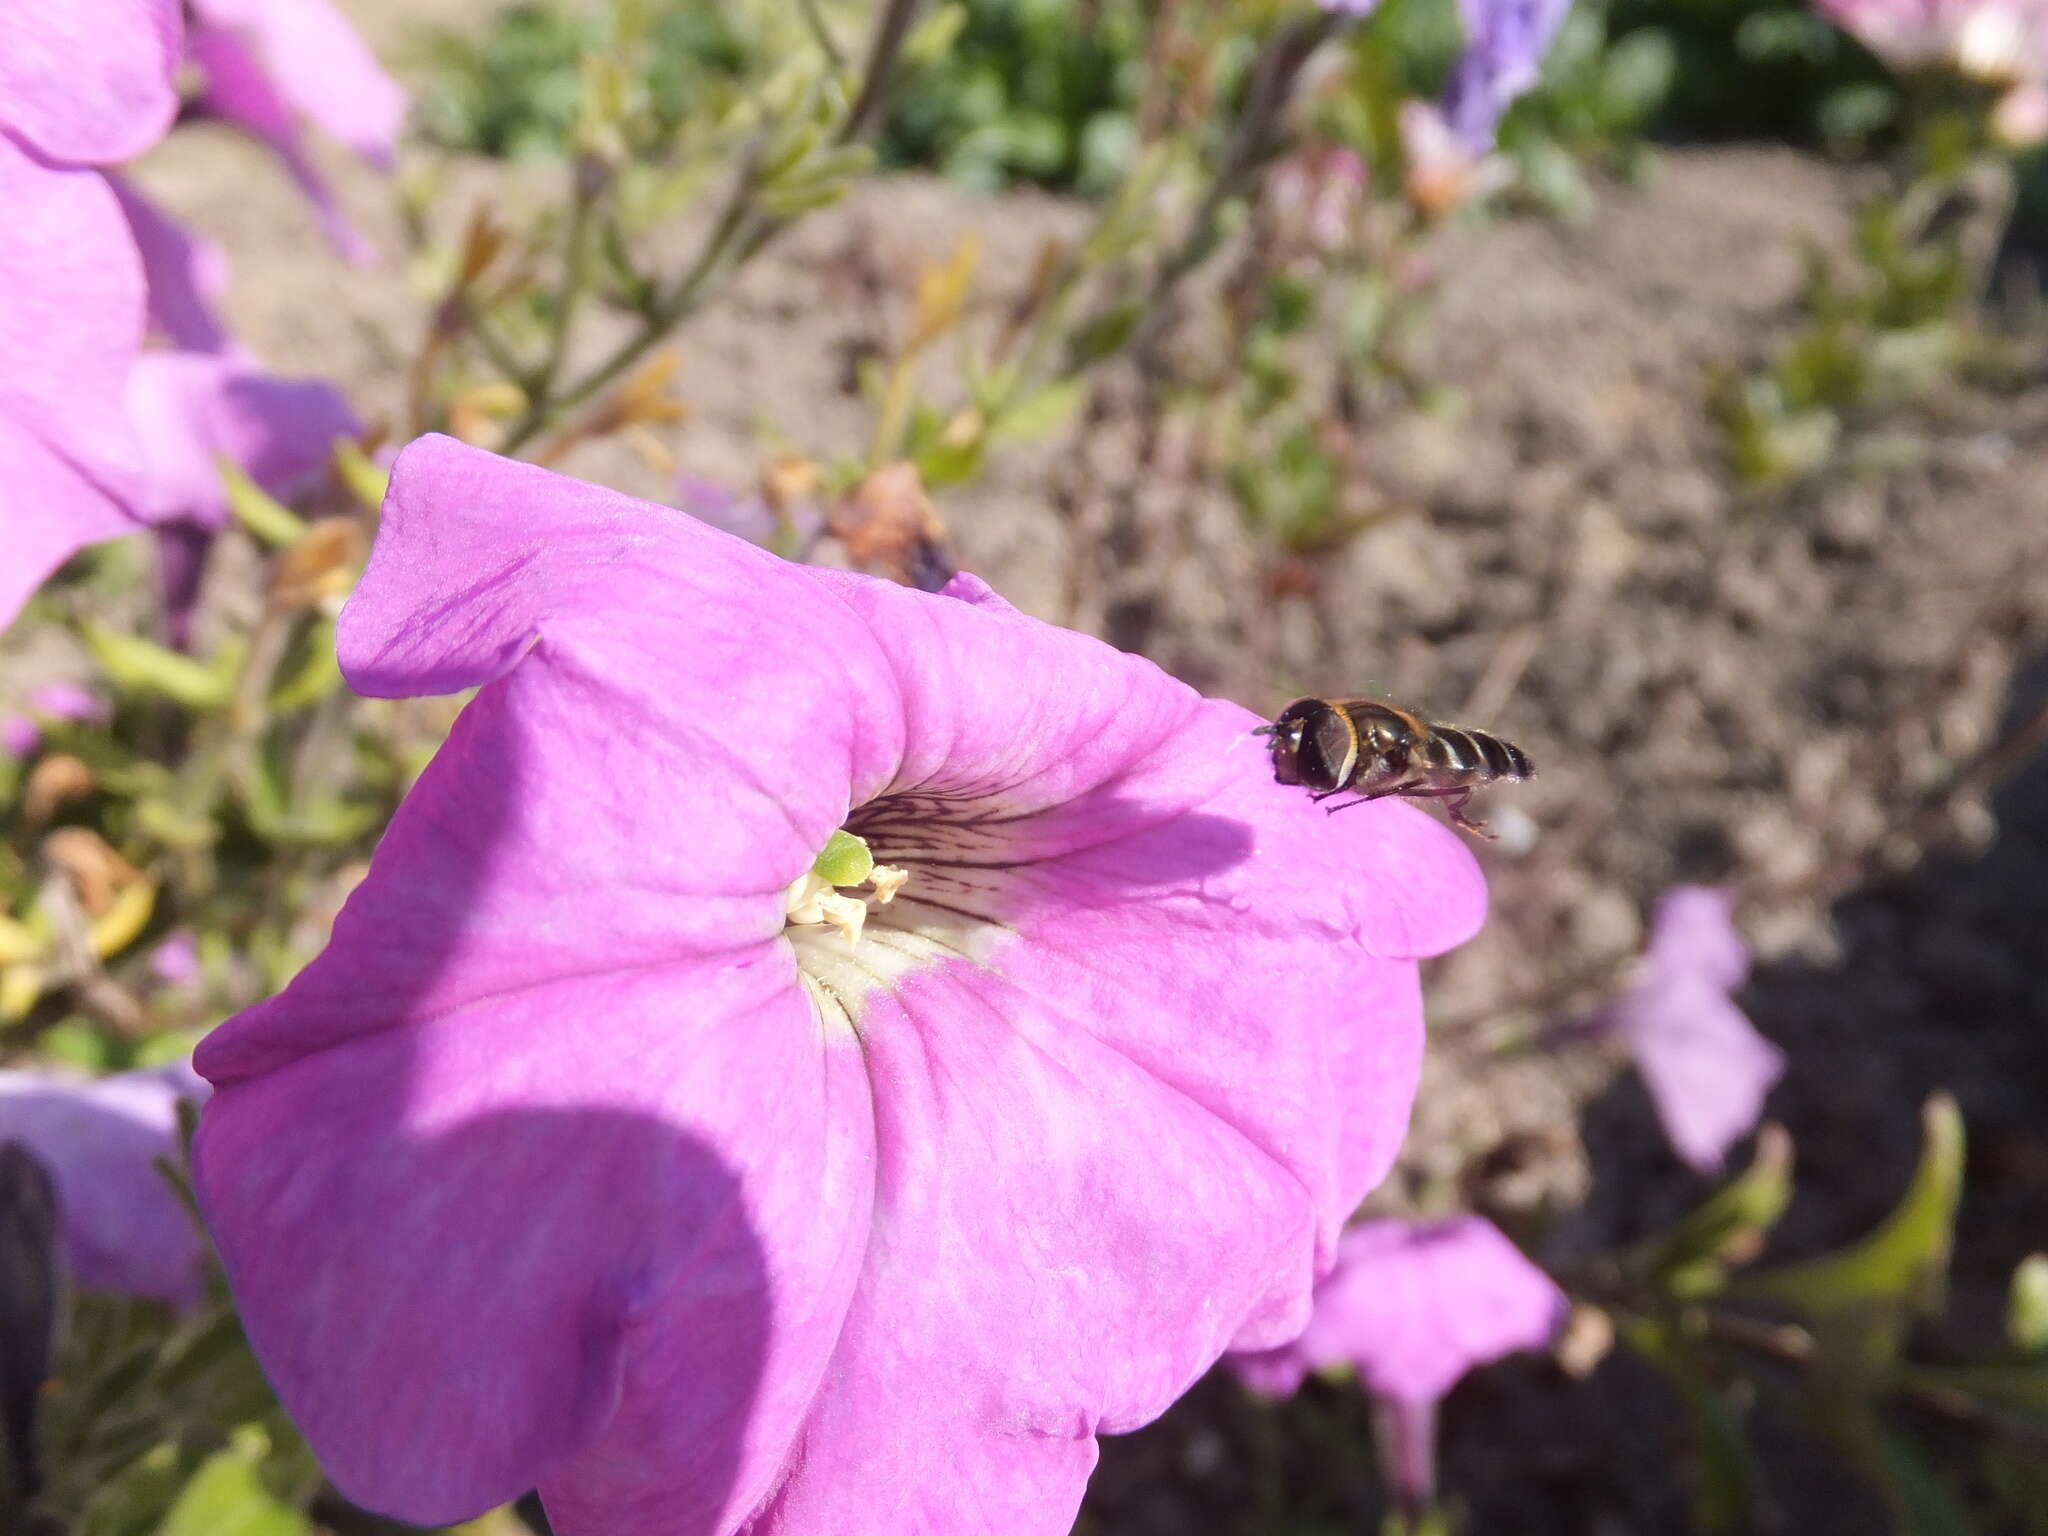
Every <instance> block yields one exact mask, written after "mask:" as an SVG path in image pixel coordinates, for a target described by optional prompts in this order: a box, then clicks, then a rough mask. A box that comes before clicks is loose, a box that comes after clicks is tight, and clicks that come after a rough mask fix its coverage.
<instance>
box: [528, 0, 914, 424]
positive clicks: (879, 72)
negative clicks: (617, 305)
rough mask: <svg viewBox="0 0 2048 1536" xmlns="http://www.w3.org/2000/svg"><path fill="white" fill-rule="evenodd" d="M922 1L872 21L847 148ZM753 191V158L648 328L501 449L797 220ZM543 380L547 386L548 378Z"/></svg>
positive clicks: (862, 131)
mask: <svg viewBox="0 0 2048 1536" xmlns="http://www.w3.org/2000/svg"><path fill="white" fill-rule="evenodd" d="M921 3H922V0H889V3H888V5H887V6H886V7H885V9H884V10H883V12H882V16H881V19H880V20H879V21H877V23H876V24H875V34H874V41H873V43H872V44H871V45H870V47H869V50H868V62H867V68H866V71H865V73H864V75H863V77H862V80H861V88H860V91H859V93H858V95H856V97H855V98H854V103H853V106H852V107H851V108H850V109H849V110H848V112H847V115H846V120H845V122H844V123H842V124H841V125H840V129H839V133H838V135H837V137H836V141H837V142H838V143H840V144H848V143H852V142H853V141H855V140H856V139H860V138H863V137H865V136H866V135H867V134H868V133H869V132H871V131H872V130H873V129H874V128H875V127H877V126H878V125H879V123H880V121H881V115H882V108H883V106H884V105H885V104H886V103H887V100H888V82H889V80H890V78H891V77H892V76H893V75H894V74H895V69H896V59H897V56H898V54H900V53H901V52H902V49H903V40H904V38H905V37H906V36H907V35H908V34H909V31H910V25H911V22H912V21H913V20H915V18H916V15H917V12H918V9H919V6H920V5H921ZM758 190H759V180H758V176H757V172H756V168H755V166H754V164H753V161H752V159H751V158H750V159H749V161H748V163H747V164H746V165H745V166H743V167H742V168H741V170H740V173H739V175H738V176H737V177H736V179H735V180H734V183H733V190H732V194H731V196H730V197H728V198H727V200H726V205H725V208H724V210H723V211H722V212H721V213H720V214H719V218H718V222H717V224H716V225H714V226H713V228H712V231H711V234H710V235H709V236H708V237H707V238H706V240H705V243H704V246H703V248H702V249H701V250H700V251H699V252H698V254H697V259H696V260H695V261H694V262H692V263H691V266H690V270H689V271H688V272H686V273H685V274H684V275H683V277H682V278H681V279H680V280H679V281H678V282H677V283H676V284H675V286H674V287H673V288H671V289H670V290H669V292H668V293H667V294H666V295H664V296H662V297H660V298H658V299H657V300H656V301H655V302H654V303H652V304H650V305H648V306H647V308H646V318H645V323H644V324H643V325H642V326H641V328H640V329H639V331H637V332H636V333H635V334H634V335H633V336H632V337H630V338H628V339H627V340H626V341H624V342H622V343H621V344H620V345H619V346H617V347H616V348H614V349H613V350H612V352H611V353H610V355H608V356H607V357H606V358H605V359H604V360H603V361H602V362H600V363H598V364H597V366H596V367H595V368H593V369H592V370H591V371H590V372H589V373H588V374H586V375H584V376H583V377H582V378H581V379H579V380H577V382H576V383H575V384H574V385H572V386H570V387H569V388H567V389H565V390H563V391H562V392H561V393H560V394H559V395H556V396H554V397H553V398H547V397H546V395H545V394H543V393H532V394H530V395H529V398H528V401H527V406H526V409H525V411H523V412H522V413H521V414H520V417H519V419H518V421H516V422H515V423H513V426H512V429H511V431H510V432H509V433H508V434H507V435H506V438H505V441H504V444H503V445H502V446H501V447H500V449H499V452H501V453H505V454H516V453H517V452H518V451H519V450H520V449H521V448H523V447H524V446H526V444H528V443H530V442H531V441H532V440H533V439H534V437H535V436H536V435H537V434H539V433H540V432H541V431H542V430H544V429H545V428H546V427H548V426H549V425H551V424H552V423H553V422H555V421H556V420H558V419H559V418H560V417H561V416H562V415H563V414H564V413H565V412H567V411H571V410H574V409H575V408H576V407H577V406H579V405H581V404H583V402H584V401H586V400H588V399H590V398H591V397H592V396H593V395H595V394H597V392H598V391H599V390H601V389H603V388H605V386H607V385H608V384H611V383H612V382H613V381H614V380H616V379H618V378H619V377H620V376H621V375H622V374H624V373H626V372H627V370H629V369H630V368H632V367H633V365H634V364H635V363H637V362H639V361H640V360H641V359H642V358H643V357H645V356H646V355H647V354H648V353H649V352H651V351H653V350H654V348H655V347H656V346H658V345H659V344H660V343H661V342H662V341H664V340H665V339H667V337H668V334H669V332H671V331H672V330H674V329H675V328H676V327H677V326H678V325H680V324H681V323H682V322H683V321H684V320H686V319H688V318H689V316H690V315H691V314H693V313H695V312H696V311H697V310H699V309H701V308H702V307H703V306H704V305H705V304H707V303H708V302H710V300H711V299H712V297H714V296H715V295H716V294H717V292H718V291H719V290H720V288H721V286H722V285H723V283H724V282H725V281H726V280H727V279H729V278H730V277H731V276H732V275H733V274H734V273H736V272H738V271H739V270H740V268H742V267H744V266H745V265H746V264H747V262H749V261H751V260H752V259H753V258H754V257H755V256H756V255H758V254H759V253H760V251H761V250H762V248H763V247H764V246H766V245H767V244H768V242H769V241H771V240H773V239H774V238H775V237H776V236H777V235H779V234H780V233H782V231H783V230H784V229H786V228H788V227H789V225H790V224H792V223H793V222H795V220H794V218H793V217H792V216H786V215H776V214H768V213H762V212H760V211H758V210H757V209H756V208H755V207H754V196H755V193H756V192H757V191H758ZM565 307H566V301H565ZM548 383H549V384H550V386H551V385H552V379H551V378H550V379H549V380H548Z"/></svg>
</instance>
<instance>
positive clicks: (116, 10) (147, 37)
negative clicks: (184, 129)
mask: <svg viewBox="0 0 2048 1536" xmlns="http://www.w3.org/2000/svg"><path fill="white" fill-rule="evenodd" d="M182 25H183V24H182V22H181V20H180V13H179V8H178V4H177V0H61V3H52V4H23V5H15V6H10V7H9V8H8V15H7V46H6V47H5V48H0V130H4V131H5V132H6V133H8V134H10V135H12V136H13V138H14V139H15V140H16V141H17V142H18V143H21V144H25V145H27V146H29V147H30V148H32V149H34V150H35V152H36V153H37V154H38V155H39V156H40V157H41V158H42V159H43V160H44V161H46V162H48V163H50V164H54V165H71V166H77V165H112V164H115V163H117V162H119V161H122V160H131V159H133V158H134V157H135V156H137V155H139V154H141V153H142V152H143V151H144V150H145V149H147V148H149V146H150V145H152V144H154V143H155V142H156V141H157V140H158V139H160V138H162V137H163V136H164V135H165V134H166V133H168V132H169V131H170V127H171V120H172V119H173V118H174V117H176V116H177V113H178V93H177V90H176V89H175V87H174V85H173V75H174V74H175V72H176V70H177V67H178V40H179V36H180V33H181V31H182Z"/></svg>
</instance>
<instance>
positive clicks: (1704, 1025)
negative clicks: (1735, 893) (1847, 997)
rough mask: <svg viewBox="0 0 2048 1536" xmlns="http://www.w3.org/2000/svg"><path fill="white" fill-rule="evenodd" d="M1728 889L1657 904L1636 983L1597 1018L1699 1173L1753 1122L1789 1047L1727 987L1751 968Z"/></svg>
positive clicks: (1691, 890)
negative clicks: (1621, 1047)
mask: <svg viewBox="0 0 2048 1536" xmlns="http://www.w3.org/2000/svg"><path fill="white" fill-rule="evenodd" d="M1732 911H1733V903H1732V902H1731V900H1730V898H1729V896H1728V893H1727V892H1725V891H1717V890H1710V889H1708V888H1706V887H1704V886H1696V885H1688V886H1680V887H1678V888H1677V889H1675V890H1673V891H1670V892H1669V893H1667V894H1666V895H1665V896H1664V898H1663V899H1662V900H1661V901H1659V902H1658V903H1657V910H1656V914H1655V916H1654V917H1653V918H1652V920H1651V925H1650V943H1649V949H1648V952H1647V953H1646V954H1645V955H1644V957H1643V964H1642V971H1641V973H1640V975H1639V976H1638V977H1637V979H1636V982H1635V984H1634V985H1633V986H1632V987H1631V988H1630V989H1629V990H1628V992H1627V993H1625V994H1624V995H1623V996H1622V997H1621V999H1620V1000H1619V1001H1617V1002H1616V1003H1615V1004H1614V1005H1613V1007H1612V1008H1610V1009H1609V1010H1608V1011H1607V1012H1606V1013H1605V1014H1604V1015H1603V1016H1602V1018H1601V1019H1600V1020H1599V1021H1598V1022H1599V1023H1600V1024H1601V1025H1602V1026H1604V1027H1605V1028H1608V1029H1611V1030H1613V1031H1614V1032H1615V1033H1617V1034H1619V1035H1621V1036H1622V1037H1623V1038H1624V1039H1626V1040H1627V1041H1628V1043H1629V1047H1630V1049H1631V1050H1632V1051H1633V1053H1634V1055H1635V1060H1636V1068H1637V1070H1638V1071H1640V1072H1641V1073H1642V1074H1643V1082H1644V1084H1645V1085H1646V1086H1647V1087H1648V1088H1649V1090H1650V1099H1651V1102H1652V1103H1654V1104H1655V1105H1656V1107H1657V1115H1658V1118H1659V1119H1660V1120H1662V1121H1663V1124H1664V1134H1665V1136H1666V1137H1667V1138H1668V1139H1669V1140H1670V1142H1671V1146H1672V1149H1673V1150H1674V1151H1676V1152H1677V1153H1678V1155H1679V1156H1680V1157H1681V1158H1683V1159H1684V1160H1685V1161H1686V1162H1687V1163H1688V1164H1690V1165H1691V1166H1692V1167H1694V1168H1696V1169H1698V1170H1699V1171H1700V1172H1702V1173H1715V1172H1718V1171H1719V1170H1720V1167H1721V1164H1722V1162H1723V1160H1724V1159H1725V1158H1726V1157H1727V1154H1728V1149H1729V1147H1731V1146H1732V1145H1734V1144H1735V1142H1737V1141H1739V1140H1740V1139H1741V1138H1742V1137H1744V1136H1746V1135H1748V1134H1749V1132H1750V1131H1751V1130H1752V1129H1754V1128H1755V1126H1756V1122H1757V1118H1758V1116H1760V1115H1761V1114H1762V1113H1763V1104H1764V1097H1765V1095H1766V1094H1768V1093H1769V1092H1770V1090H1771V1086H1772V1084H1774V1083H1776V1082H1777V1080H1778V1079H1779V1078H1780V1077H1782V1076H1783V1075H1784V1071H1785V1054H1784V1052H1782V1051H1780V1050H1779V1049H1778V1048H1777V1047H1776V1046H1775V1045H1772V1044H1771V1043H1770V1042H1769V1041H1768V1040H1766V1039H1764V1037H1763V1036H1762V1035H1760V1034H1758V1033H1757V1032H1756V1027H1755V1026H1754V1025H1753V1024H1751V1023H1750V1022H1749V1019H1748V1017H1747V1016H1746V1015H1745V1014H1744V1013H1743V1012H1742V1010H1741V1009H1740V1008H1738V1007H1736V1006H1735V1004H1734V1003H1733V1002H1732V1001H1731V1000H1730V997H1729V994H1730V993H1732V992H1734V991H1735V990H1736V989H1737V988H1739V987H1740V986H1741V985H1742V983H1743V981H1744V980H1745V979H1746V978H1747V977H1748V975H1749V949H1748V946H1747V945H1745V944H1744V943H1743V942H1742V935H1741V934H1740V933H1738V932H1736V929H1735V923H1734V919H1733V916H1732Z"/></svg>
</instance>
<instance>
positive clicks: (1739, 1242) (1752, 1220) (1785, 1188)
mask: <svg viewBox="0 0 2048 1536" xmlns="http://www.w3.org/2000/svg"><path fill="white" fill-rule="evenodd" d="M1791 1199H1792V1138H1791V1137H1790V1136H1788V1135H1786V1133H1785V1130H1784V1128H1783V1127H1782V1126H1777V1125H1766V1126H1765V1127H1764V1128H1763V1130H1762V1131H1761V1132H1760V1133H1758V1136H1757V1142H1756V1157H1755V1158H1754V1159H1753V1160H1752V1161H1751V1163H1750V1165H1749V1167H1748V1168H1747V1169H1745V1170H1744V1171H1743V1173H1742V1175H1741V1176H1740V1177H1739V1178H1735V1179H1731V1180H1730V1181H1729V1182H1728V1183H1727V1184H1725V1185H1723V1186H1722V1187H1721V1188H1720V1189H1719V1190H1717V1191H1715V1193H1714V1194H1713V1195H1712V1196H1711V1197H1710V1198H1709V1199H1708V1200H1707V1202H1706V1203H1705V1204H1704V1205H1702V1206H1700V1207H1699V1209H1697V1210H1695V1211H1694V1212H1693V1213H1692V1214H1691V1215H1689V1216H1687V1217H1686V1218H1685V1219H1684V1220H1683V1221H1681V1222H1679V1224H1678V1225H1677V1226H1676V1227H1674V1228H1672V1229H1671V1231H1669V1232H1668V1233H1666V1234H1664V1235H1663V1236H1662V1237H1658V1238H1654V1239H1652V1240H1651V1241H1650V1242H1649V1243H1647V1244H1646V1245H1645V1246H1644V1249H1643V1250H1642V1251H1641V1252H1640V1253H1639V1256H1638V1259H1637V1262H1638V1263H1640V1264H1642V1266H1643V1267H1644V1268H1645V1269H1647V1270H1648V1271H1649V1273H1650V1275H1651V1277H1652V1279H1653V1280H1654V1281H1655V1282H1656V1283H1657V1284H1659V1285H1660V1286H1661V1287H1662V1288H1663V1289H1664V1290H1665V1291H1667V1292H1668V1293H1669V1294H1671V1295H1673V1296H1677V1297H1681V1298H1686V1299H1691V1298H1696V1297H1701V1296H1707V1295H1711V1294H1712V1293H1713V1292H1715V1291H1718V1290H1720V1289H1721V1288H1722V1287H1723V1286H1724V1285H1726V1284H1727V1281H1728V1266H1729V1265H1731V1264H1740V1263H1745V1262H1747V1261H1748V1260H1749V1259H1750V1258H1753V1257H1754V1256H1755V1255H1756V1252H1757V1250H1758V1249H1759V1248H1760V1247H1761V1246H1762V1245H1763V1240H1764V1235H1765V1234H1766V1233H1768V1232H1769V1231H1770V1230H1771V1228H1772V1227H1773V1226H1774V1225H1776V1223H1777V1220H1778V1218H1779V1217H1780V1216H1782V1215H1784V1213H1785V1207H1786V1205H1787V1204H1789V1203H1790V1201H1791Z"/></svg>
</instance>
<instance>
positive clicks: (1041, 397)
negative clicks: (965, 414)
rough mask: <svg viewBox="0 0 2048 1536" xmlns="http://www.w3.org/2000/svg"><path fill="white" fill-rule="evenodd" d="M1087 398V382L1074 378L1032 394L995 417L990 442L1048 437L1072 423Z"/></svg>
mask: <svg viewBox="0 0 2048 1536" xmlns="http://www.w3.org/2000/svg"><path fill="white" fill-rule="evenodd" d="M1087 394H1088V391H1087V386H1086V382H1085V381H1084V380H1082V379H1077V378H1076V379H1065V380H1062V381H1061V382H1059V383H1057V384H1048V385H1046V386H1045V387H1044V388H1043V389H1039V390H1034V391H1033V392H1032V393H1030V394H1028V395H1026V396H1025V397H1024V398H1023V399H1022V400H1019V401H1018V402H1017V403H1016V404H1015V405H1013V406H1011V407H1010V408H1009V409H1008V410H1006V411H1004V412H1003V413H1002V414H1001V415H999V416H997V417H996V419H995V421H994V423H993V424H992V425H991V426H990V427H989V431H988V437H989V441H990V442H992V443H997V444H1002V443H1028V442H1031V441H1033V440H1034V439H1036V438H1041V437H1050V436H1052V434H1053V433H1055V432H1057V431H1059V430H1060V428H1062V427H1064V426H1065V425H1066V424H1067V423H1068V422H1070V421H1072V420H1073V419H1074V413H1075V412H1077V411H1079V410H1080V409H1081V402H1082V401H1083V400H1085V399H1086V398H1087Z"/></svg>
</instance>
